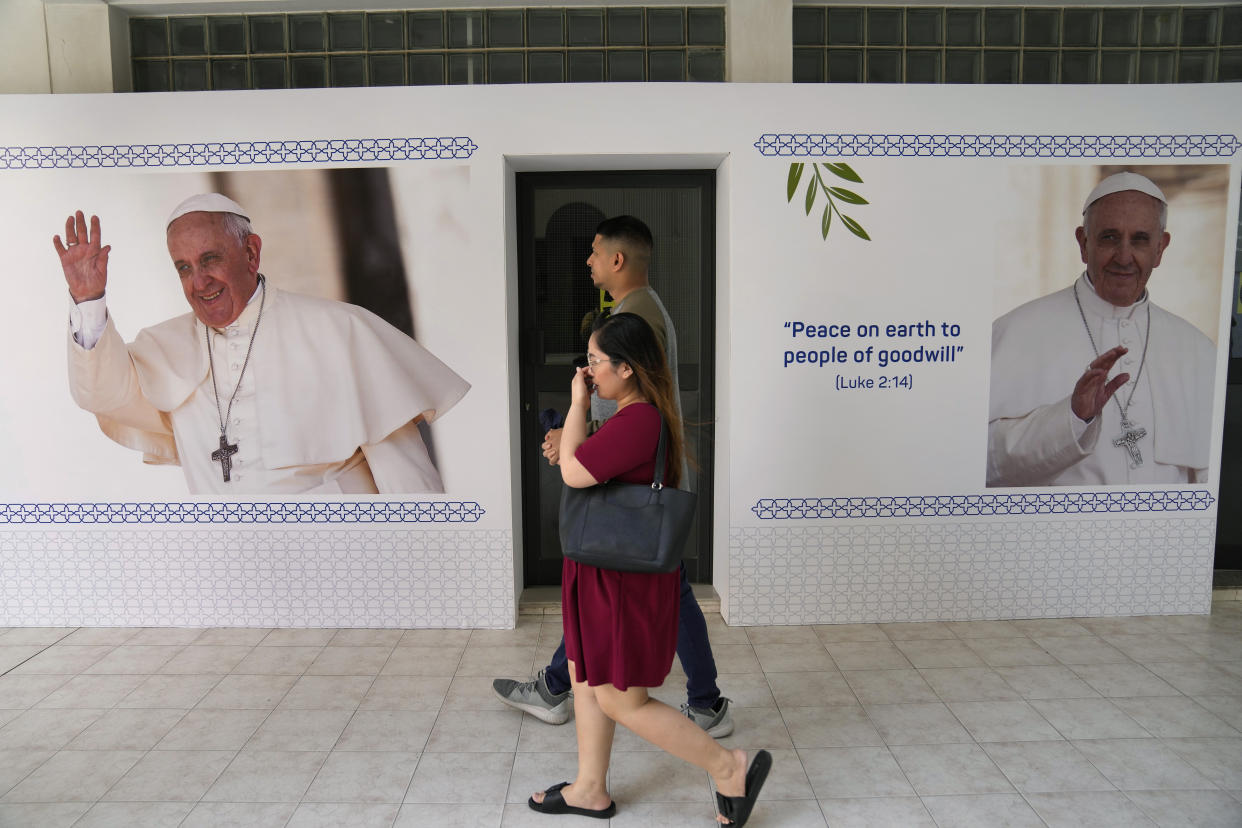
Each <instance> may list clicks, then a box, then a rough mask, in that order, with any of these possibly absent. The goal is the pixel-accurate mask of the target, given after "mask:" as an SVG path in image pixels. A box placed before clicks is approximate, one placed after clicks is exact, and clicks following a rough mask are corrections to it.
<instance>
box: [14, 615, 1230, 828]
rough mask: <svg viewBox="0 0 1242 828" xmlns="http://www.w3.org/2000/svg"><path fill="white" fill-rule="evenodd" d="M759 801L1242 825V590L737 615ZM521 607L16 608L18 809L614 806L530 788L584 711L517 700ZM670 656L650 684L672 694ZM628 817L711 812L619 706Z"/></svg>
mask: <svg viewBox="0 0 1242 828" xmlns="http://www.w3.org/2000/svg"><path fill="white" fill-rule="evenodd" d="M708 622H709V625H710V627H711V632H712V641H713V645H714V649H715V652H716V656H717V661H718V664H719V667H720V671H721V676H720V685H721V687H722V689H723V690H724V692H725V694H726V695H728V696H730V697H731V698H733V699H734V702H735V705H736V706H735V718H736V720H737V730H736V732H735V734H734V735H733V736H732V737H730V738H729V739H727V740H725V741H726V743H727V744H729V745H733V746H739V747H743V748H747V749H754V748H760V747H763V748H767V749H769V750H771V751H772V753H773V755H774V757H775V760H776V763H775V767H774V770H773V773H772V776H771V777H770V779H769V781H768V784H767V787H766V788H765V789H764V795H763V798H762V801H761V804H760V806H759V808H758V809H757V810H756V812H755V815H754V816H753V818H752V822H751V825H753V826H757V827H758V826H790V828H796V826H825V825H829V826H834V827H835V826H863V825H869V826H941V828H945V827H946V826H983V827H984V828H992V827H993V826H1000V825H1009V826H1028V825H1029V826H1053V827H1054V828H1056V827H1058V826H1091V828H1096V827H1097V826H1125V827H1126V828H1132V827H1133V826H1152V825H1159V826H1195V828H1206V827H1207V826H1231V827H1232V828H1238V826H1242V602H1238V601H1222V602H1219V603H1217V604H1216V605H1215V606H1214V608H1213V612H1212V614H1211V615H1210V616H1176V617H1149V618H1110V619H1083V618H1080V619H1072V620H1071V619H1057V620H1034V621H1012V622H1006V621H990V622H977V623H925V624H876V625H840V626H829V627H768V628H751V629H743V628H730V627H727V626H725V625H724V624H723V623H722V622H721V620H720V617H719V616H718V615H709V616H708ZM559 624H560V622H559V619H556V618H552V617H548V618H524V619H523V621H522V623H521V624H520V625H519V626H518V628H517V629H516V630H512V631H495V630H476V631H468V630H427V631H404V632H403V631H400V630H339V631H336V630H248V629H225V630H180V629H176V630H169V629H149V630H136V629H77V630H75V629H10V630H3V629H0V671H3V675H0V826H23V827H24V826H32V827H33V826H37V828H54V826H70V825H74V826H82V827H85V826H126V828H139V827H140V826H187V827H188V826H225V825H236V826H246V828H262V826H322V825H342V826H350V828H354V826H357V827H358V828H366V826H405V827H406V828H410V826H437V827H438V826H492V827H493V828H494V827H495V826H501V825H504V826H525V825H534V826H549V825H554V826H558V828H560V827H561V826H563V827H564V828H572V826H574V825H598V824H599V823H598V822H597V821H594V820H587V819H583V818H572V817H559V818H555V819H554V818H552V817H545V816H542V815H539V814H535V813H533V812H531V811H530V810H529V809H527V807H526V805H525V802H526V798H527V796H528V795H529V794H530V792H531V791H533V790H535V789H536V788H540V787H543V786H545V785H547V784H549V783H553V782H558V781H560V780H562V779H566V778H570V777H572V775H573V772H574V732H573V728H572V726H566V727H551V726H548V725H545V724H541V723H540V722H538V721H536V720H534V719H532V718H530V717H523V716H521V715H520V714H518V713H516V712H514V711H512V710H509V709H507V708H504V707H503V706H502V705H500V704H499V703H498V702H497V701H496V700H495V699H494V698H493V696H492V693H491V688H490V682H491V678H492V677H493V676H498V675H506V674H508V675H519V674H522V675H529V674H530V673H532V672H533V671H534V670H536V669H538V667H539V666H541V665H542V664H543V663H544V662H545V660H546V659H547V658H548V657H549V656H550V654H551V651H552V649H553V647H555V645H556V641H557V639H558V638H559V635H560V628H559ZM683 681H684V677H683V676H682V674H681V673H680V670H679V669H678V668H676V667H675V668H674V674H673V675H672V676H671V677H670V679H669V681H668V683H667V684H666V686H665V687H664V688H661V689H660V690H658V691H656V695H657V696H658V697H660V698H662V699H664V700H666V701H668V702H670V703H673V704H677V703H679V702H680V701H681V694H682V692H683V690H682V683H683ZM611 785H612V792H613V795H614V796H615V798H616V800H617V802H618V805H619V811H618V813H617V816H616V817H615V818H614V819H613V820H612V824H613V825H615V826H618V828H621V827H622V826H639V825H642V826H666V825H667V826H677V828H680V827H681V826H687V825H703V826H708V825H712V824H713V822H712V805H711V801H712V800H711V792H710V787H709V785H708V782H707V778H706V776H705V775H704V774H703V773H702V772H700V771H698V770H697V769H694V768H692V767H690V766H688V765H686V764H684V763H682V762H680V761H678V760H676V759H673V758H671V757H669V756H666V755H663V754H661V753H658V752H655V751H653V750H652V749H651V748H650V746H648V745H646V744H644V743H642V742H640V741H639V740H638V739H636V738H635V737H634V736H633V735H631V734H628V733H625V732H619V733H618V738H617V744H616V750H615V753H614V762H613V769H612V776H611Z"/></svg>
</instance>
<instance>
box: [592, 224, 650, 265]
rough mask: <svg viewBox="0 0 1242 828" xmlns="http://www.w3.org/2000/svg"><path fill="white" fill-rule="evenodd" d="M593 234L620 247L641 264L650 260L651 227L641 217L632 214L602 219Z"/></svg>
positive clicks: (645, 263)
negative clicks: (637, 217)
mask: <svg viewBox="0 0 1242 828" xmlns="http://www.w3.org/2000/svg"><path fill="white" fill-rule="evenodd" d="M595 235H597V236H599V237H600V238H601V239H604V240H606V241H609V242H612V243H613V244H615V245H616V246H618V247H620V248H621V251H622V252H623V253H625V254H626V255H627V256H629V257H631V258H633V259H635V260H636V261H637V263H639V264H641V265H643V266H646V265H647V263H648V262H650V261H651V249H652V247H653V246H654V243H653V241H652V238H651V229H650V228H649V227H647V225H646V224H644V223H643V222H642V220H641V219H636V218H634V217H633V216H613V217H612V218H610V219H604V220H603V221H602V222H600V224H599V227H596V228H595Z"/></svg>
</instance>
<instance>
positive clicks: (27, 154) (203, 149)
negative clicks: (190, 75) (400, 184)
mask: <svg viewBox="0 0 1242 828" xmlns="http://www.w3.org/2000/svg"><path fill="white" fill-rule="evenodd" d="M478 148H479V146H478V144H476V143H475V142H474V141H473V140H472V139H470V138H468V137H465V136H456V137H445V138H337V139H325V140H310V141H231V142H217V143H190V144H120V145H116V146H49V147H0V169H6V170H31V169H41V170H42V169H82V168H104V167H205V166H213V167H214V166H229V165H237V164H331V163H351V162H375V161H384V162H386V161H427V160H441V159H452V158H458V159H460V158H469V157H470V156H471V155H473V154H474V151H475V150H477V149H478Z"/></svg>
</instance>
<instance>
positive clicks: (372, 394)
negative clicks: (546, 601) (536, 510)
mask: <svg viewBox="0 0 1242 828" xmlns="http://www.w3.org/2000/svg"><path fill="white" fill-rule="evenodd" d="M265 290H266V291H267V296H266V299H264V300H262V320H261V322H259V328H258V331H257V334H256V335H255V339H254V347H253V351H252V354H251V357H250V362H249V366H248V367H246V368H245V369H244V374H243V364H244V363H245V355H246V352H247V349H248V347H249V344H250V338H251V334H252V332H254V326H255V323H256V321H257V320H258V318H259V308H260V304H261V301H260V300H261V297H262V291H257V292H256V295H255V298H254V299H252V300H251V301H250V303H249V304H248V305H247V307H246V309H245V311H243V313H242V315H241V316H240V317H239V318H238V319H237V321H236V322H234V323H233V324H232V325H230V326H229V327H228V328H225V329H221V330H216V329H212V330H211V332H210V335H209V337H208V331H207V329H206V328H205V326H204V325H203V323H202V322H200V321H199V320H198V319H197V318H196V317H195V316H194V315H193V314H192V313H187V314H185V315H184V316H178V317H176V318H174V319H170V320H168V321H166V322H163V323H160V324H158V325H155V326H153V327H150V328H146V329H144V330H142V331H141V332H140V333H139V334H138V336H137V338H136V339H135V340H134V341H133V342H132V343H130V344H128V345H127V344H126V343H125V342H124V341H123V340H122V339H121V337H120V335H119V334H118V333H117V331H116V328H115V327H114V326H113V323H112V320H111V319H109V320H108V323H107V327H106V328H105V330H104V333H103V336H102V338H101V339H100V340H99V342H98V343H96V344H95V346H94V347H93V348H92V349H90V350H87V349H84V348H82V347H81V346H80V345H79V344H78V343H77V342H75V341H74V338H73V336H72V335H71V336H70V337H69V384H70V388H71V391H72V393H73V398H74V400H75V401H76V402H77V403H78V405H79V406H81V407H82V408H84V409H86V410H88V411H91V412H93V413H95V415H96V417H97V418H98V420H99V426H100V428H101V429H102V430H103V431H104V433H105V434H107V435H108V436H109V437H111V438H112V439H113V440H115V441H116V442H118V443H120V444H121V445H123V446H127V447H129V448H132V449H136V450H138V451H140V452H142V453H143V459H144V460H145V461H146V462H149V463H164V464H179V465H180V466H181V467H182V469H183V470H184V472H185V475H186V481H187V483H188V484H189V487H190V491H191V492H192V493H195V494H254V493H263V494H273V493H285V494H296V493H315V494H334V493H342V492H362V493H368V492H369V493H376V492H379V493H387V492H393V493H405V492H438V491H443V484H442V483H441V480H440V475H439V473H438V471H437V469H436V467H435V465H434V464H433V463H432V462H431V459H430V457H429V456H428V454H427V450H426V447H425V446H424V445H423V442H422V439H421V437H420V436H419V433H418V429H417V426H416V425H415V424H414V422H413V421H414V420H415V419H416V418H417V417H419V416H420V415H421V416H422V417H423V419H424V420H426V421H427V422H431V421H432V420H434V419H436V418H437V417H439V416H441V415H443V414H444V413H445V412H446V411H448V410H449V409H450V408H451V407H452V406H453V405H455V404H456V403H457V402H458V401H459V400H460V399H461V398H462V397H463V396H464V395H465V393H466V391H467V390H469V387H470V386H469V384H468V383H467V382H466V381H465V380H463V379H462V378H461V377H459V376H458V375H457V374H456V373H454V372H453V371H452V369H450V368H449V367H448V366H447V365H445V364H444V363H443V362H441V361H440V360H439V359H437V358H436V357H435V356H434V355H432V354H431V353H430V352H429V351H427V350H426V349H425V348H423V347H422V346H421V345H419V344H418V343H417V342H415V341H414V340H413V339H411V338H410V337H408V336H406V335H405V334H404V333H402V332H401V331H399V330H397V329H396V328H394V327H392V326H391V325H389V324H388V323H387V322H385V321H384V320H382V319H380V318H379V317H378V316H376V315H375V314H373V313H371V312H370V311H367V310H365V309H363V308H359V307H357V306H355V305H349V304H346V303H343V302H335V301H331V300H327V299H318V298H314V297H309V296H303V295H300V294H296V293H287V292H284V291H281V290H278V289H276V288H274V287H272V286H271V285H270V284H268V285H267V286H266V288H265ZM207 338H210V340H211V348H212V357H213V361H214V365H215V372H216V382H217V385H218V387H219V396H220V408H221V409H224V408H227V406H228V398H229V396H230V395H231V394H232V393H233V389H234V388H237V389H238V390H237V396H236V399H235V400H234V402H233V406H232V411H231V413H230V414H229V428H228V438H229V441H230V443H236V444H237V445H238V452H237V454H236V455H235V456H234V457H233V458H232V462H233V470H232V475H231V477H232V479H231V480H230V481H229V482H227V483H226V482H224V480H223V474H222V471H221V466H220V464H219V463H218V462H216V461H213V460H212V459H211V454H212V452H213V451H215V450H216V449H217V448H219V437H220V425H219V416H218V414H217V407H216V397H215V394H214V393H213V390H212V378H211V374H210V373H209V368H208V355H207V349H206V347H207V346H206V341H205V340H206V339H207ZM239 378H240V380H241V384H240V386H239V385H238V382H239ZM372 481H373V482H372Z"/></svg>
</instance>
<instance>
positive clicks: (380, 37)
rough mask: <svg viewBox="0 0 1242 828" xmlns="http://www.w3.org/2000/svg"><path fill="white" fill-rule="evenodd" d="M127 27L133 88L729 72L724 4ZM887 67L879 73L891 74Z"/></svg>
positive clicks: (192, 19)
mask: <svg viewBox="0 0 1242 828" xmlns="http://www.w3.org/2000/svg"><path fill="white" fill-rule="evenodd" d="M821 11H822V10H821ZM1151 25H1153V26H1155V25H1158V21H1157V22H1153V23H1152V24H1151ZM1200 28H1202V26H1200ZM129 29H130V65H131V72H132V77H133V85H134V91H135V92H163V91H170V90H171V91H182V90H202V89H285V88H296V87H321V86H403V85H409V86H419V85H439V84H453V83H459V84H472V83H564V82H571V83H581V82H586V83H597V82H604V81H723V80H724V73H725V10H724V8H723V6H688V7H683V6H653V7H650V8H645V7H640V6H621V7H606V6H599V7H581V8H579V7H575V8H550V7H539V8H512V7H507V8H496V9H487V8H474V9H445V10H440V11H428V10H417V11H416V10H410V11H373V12H367V11H357V12H354V11H349V12H323V13H292V14H275V13H271V12H265V13H262V14H220V15H193V16H191V15H178V16H169V17H131V18H130V21H129ZM821 62H822V61H821ZM882 62H883V61H881V60H880V59H878V58H877V59H876V60H875V61H874V64H875V66H876V69H875V70H874V71H876V72H879V73H880V74H882V75H883V76H885V77H891V76H892V75H893V72H894V67H893V66H891V65H884V66H882V65H881V63H882ZM821 74H822V73H821ZM821 79H822V78H821Z"/></svg>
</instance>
